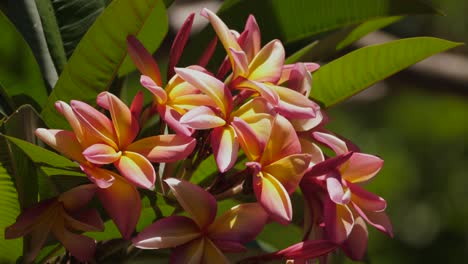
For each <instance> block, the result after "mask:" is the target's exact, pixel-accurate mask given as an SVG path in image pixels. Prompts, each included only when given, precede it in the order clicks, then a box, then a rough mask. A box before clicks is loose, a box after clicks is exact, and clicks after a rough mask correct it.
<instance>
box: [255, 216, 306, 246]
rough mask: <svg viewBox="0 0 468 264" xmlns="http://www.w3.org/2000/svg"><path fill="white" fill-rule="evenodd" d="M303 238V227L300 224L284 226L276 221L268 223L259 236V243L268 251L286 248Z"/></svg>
mask: <svg viewBox="0 0 468 264" xmlns="http://www.w3.org/2000/svg"><path fill="white" fill-rule="evenodd" d="M279 238H281V239H279ZM301 240H302V229H301V228H300V227H299V226H297V225H295V224H289V225H287V226H282V225H280V224H278V223H276V222H271V223H269V224H267V225H266V226H265V227H264V228H263V231H262V232H261V233H260V234H259V235H258V236H257V242H258V244H259V245H260V247H261V248H262V249H263V250H265V251H267V252H273V251H276V250H280V249H283V248H286V247H288V246H290V245H293V244H295V243H297V242H299V241H301Z"/></svg>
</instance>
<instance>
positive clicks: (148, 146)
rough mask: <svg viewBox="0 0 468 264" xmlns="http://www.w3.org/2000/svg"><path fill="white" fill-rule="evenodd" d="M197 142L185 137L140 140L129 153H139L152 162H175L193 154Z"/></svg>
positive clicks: (133, 144)
mask: <svg viewBox="0 0 468 264" xmlns="http://www.w3.org/2000/svg"><path fill="white" fill-rule="evenodd" d="M196 143H197V142H196V140H195V139H194V138H191V137H187V136H184V135H160V136H152V137H147V138H143V139H140V140H138V141H136V142H134V143H132V144H131V145H130V146H128V148H127V150H128V151H133V152H137V153H139V154H141V155H143V156H145V157H146V158H147V159H148V160H149V161H151V162H174V161H178V160H182V159H185V158H186V157H187V156H188V155H190V154H191V153H192V151H193V150H194V148H195V146H196Z"/></svg>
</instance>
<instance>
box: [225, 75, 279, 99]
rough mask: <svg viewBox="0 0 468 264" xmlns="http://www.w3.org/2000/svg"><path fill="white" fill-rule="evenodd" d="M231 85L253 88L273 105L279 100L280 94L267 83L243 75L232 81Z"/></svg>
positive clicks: (240, 87)
mask: <svg viewBox="0 0 468 264" xmlns="http://www.w3.org/2000/svg"><path fill="white" fill-rule="evenodd" d="M230 86H232V87H236V88H239V89H251V90H254V91H256V92H257V93H259V94H260V96H261V97H262V98H264V99H265V100H267V101H268V102H269V103H270V104H272V105H277V104H278V102H279V96H278V94H277V93H276V91H275V90H273V89H271V88H270V87H269V86H267V85H265V84H264V83H262V82H256V81H252V80H249V79H246V78H243V77H238V78H237V79H235V80H234V81H233V82H231V83H230Z"/></svg>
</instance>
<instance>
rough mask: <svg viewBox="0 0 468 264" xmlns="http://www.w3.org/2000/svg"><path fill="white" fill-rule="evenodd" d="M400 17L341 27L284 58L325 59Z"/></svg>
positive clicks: (296, 60)
mask: <svg viewBox="0 0 468 264" xmlns="http://www.w3.org/2000/svg"><path fill="white" fill-rule="evenodd" d="M402 18H403V17H401V16H393V17H384V18H377V19H373V20H370V21H366V22H363V23H361V24H359V25H355V26H350V27H347V28H344V29H341V30H339V31H337V32H334V33H332V34H330V35H328V36H326V37H325V38H323V39H321V40H317V41H314V42H312V43H311V44H309V45H307V46H305V47H304V48H302V49H300V50H298V51H297V52H296V53H294V54H292V55H291V56H289V57H288V58H287V59H286V63H287V64H289V63H294V62H298V61H323V60H326V59H327V58H329V57H331V56H333V55H334V54H336V52H338V51H340V50H342V49H344V48H346V47H347V46H349V45H351V44H352V43H353V42H355V41H356V40H358V39H360V38H362V37H363V36H365V35H367V34H368V33H370V32H372V31H375V30H377V29H380V28H383V27H386V26H388V25H390V24H393V23H395V22H397V21H399V20H401V19H402Z"/></svg>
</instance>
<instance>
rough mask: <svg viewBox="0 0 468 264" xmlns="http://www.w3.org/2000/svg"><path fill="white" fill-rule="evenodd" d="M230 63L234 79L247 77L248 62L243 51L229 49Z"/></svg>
mask: <svg viewBox="0 0 468 264" xmlns="http://www.w3.org/2000/svg"><path fill="white" fill-rule="evenodd" d="M230 51H231V56H232V61H233V62H234V64H233V65H232V70H233V73H234V78H237V77H238V76H242V77H247V75H248V74H249V61H248V60H247V55H246V54H245V53H244V52H243V51H236V50H235V49H233V48H230Z"/></svg>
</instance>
